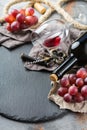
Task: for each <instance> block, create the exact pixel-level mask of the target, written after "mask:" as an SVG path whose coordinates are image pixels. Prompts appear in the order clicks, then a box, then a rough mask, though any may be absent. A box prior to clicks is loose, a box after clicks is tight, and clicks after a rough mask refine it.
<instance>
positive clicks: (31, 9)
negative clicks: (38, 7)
mask: <svg viewBox="0 0 87 130" xmlns="http://www.w3.org/2000/svg"><path fill="white" fill-rule="evenodd" d="M25 14H26V16H32V15H33V14H34V9H33V8H32V7H30V8H27V9H26V10H25Z"/></svg>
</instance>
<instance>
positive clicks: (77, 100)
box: [74, 93, 84, 103]
mask: <svg viewBox="0 0 87 130" xmlns="http://www.w3.org/2000/svg"><path fill="white" fill-rule="evenodd" d="M74 101H75V102H78V103H80V102H82V101H84V97H83V96H82V95H81V93H77V95H75V96H74Z"/></svg>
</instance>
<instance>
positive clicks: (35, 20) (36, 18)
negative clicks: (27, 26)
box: [32, 15, 38, 25]
mask: <svg viewBox="0 0 87 130" xmlns="http://www.w3.org/2000/svg"><path fill="white" fill-rule="evenodd" d="M32 19H33V25H35V24H36V23H38V17H37V16H35V15H34V16H32Z"/></svg>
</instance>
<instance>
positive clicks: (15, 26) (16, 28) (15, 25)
mask: <svg viewBox="0 0 87 130" xmlns="http://www.w3.org/2000/svg"><path fill="white" fill-rule="evenodd" d="M11 29H12V31H13V32H15V31H19V30H20V23H19V22H18V21H14V22H13V23H12V24H11Z"/></svg>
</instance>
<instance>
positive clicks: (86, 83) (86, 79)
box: [84, 77, 87, 85]
mask: <svg viewBox="0 0 87 130" xmlns="http://www.w3.org/2000/svg"><path fill="white" fill-rule="evenodd" d="M84 84H85V85H87V77H86V78H85V79H84Z"/></svg>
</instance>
